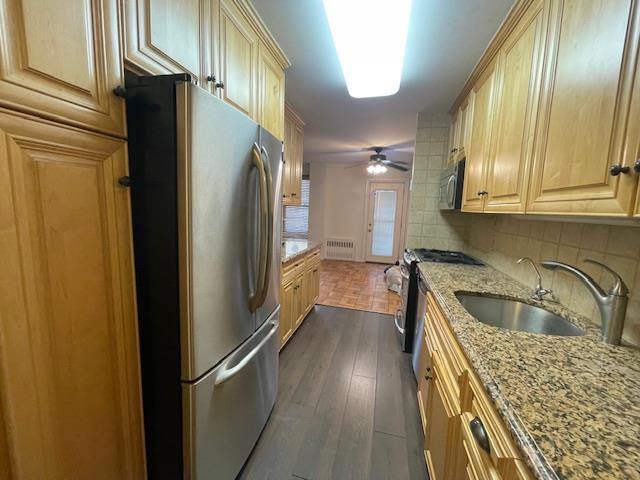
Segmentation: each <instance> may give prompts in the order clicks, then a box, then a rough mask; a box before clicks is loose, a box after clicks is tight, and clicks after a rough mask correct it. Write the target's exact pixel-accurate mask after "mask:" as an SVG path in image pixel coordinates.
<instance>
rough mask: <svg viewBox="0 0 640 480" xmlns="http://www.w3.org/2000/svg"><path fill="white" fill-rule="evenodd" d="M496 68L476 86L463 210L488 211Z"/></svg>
mask: <svg viewBox="0 0 640 480" xmlns="http://www.w3.org/2000/svg"><path fill="white" fill-rule="evenodd" d="M495 78H496V64H495V62H494V63H493V64H491V65H490V66H489V67H487V69H486V70H485V72H484V74H483V75H482V77H481V78H480V79H479V80H478V82H476V84H475V85H474V87H473V89H472V91H471V93H470V97H469V102H471V104H472V107H471V108H472V109H473V116H472V119H471V122H470V124H471V137H470V140H469V149H468V151H467V160H466V165H465V175H464V188H463V190H464V191H463V197H462V210H463V211H467V212H478V211H482V209H483V207H484V198H485V193H484V192H485V186H486V172H487V163H488V160H489V154H490V142H491V125H492V121H493V118H494V96H495V95H494V93H495Z"/></svg>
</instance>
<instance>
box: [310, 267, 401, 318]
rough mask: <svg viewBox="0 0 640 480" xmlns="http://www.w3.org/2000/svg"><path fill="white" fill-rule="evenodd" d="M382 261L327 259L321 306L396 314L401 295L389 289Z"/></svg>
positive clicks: (322, 279) (322, 272)
mask: <svg viewBox="0 0 640 480" xmlns="http://www.w3.org/2000/svg"><path fill="white" fill-rule="evenodd" d="M387 267H388V265H382V264H379V263H363V262H345V261H340V260H323V261H322V262H321V263H320V296H319V298H318V302H317V303H319V304H320V305H330V306H333V307H342V308H351V309H354V310H365V311H367V312H376V313H386V314H392V315H393V314H395V313H396V311H397V310H398V308H400V295H398V294H397V293H396V292H393V291H391V290H388V289H387V283H386V281H385V278H384V269H385V268H387Z"/></svg>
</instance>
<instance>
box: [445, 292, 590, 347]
mask: <svg viewBox="0 0 640 480" xmlns="http://www.w3.org/2000/svg"><path fill="white" fill-rule="evenodd" d="M456 297H458V300H459V301H460V303H461V304H462V305H463V306H464V308H465V309H466V310H467V311H468V312H469V313H470V314H471V315H473V316H474V317H475V318H477V319H478V320H480V321H481V322H482V323H486V324H487V325H493V326H494V327H500V328H506V329H508V330H517V331H519V332H529V333H539V334H543V335H559V336H580V335H584V331H583V330H582V329H580V328H578V327H576V326H575V325H574V324H573V323H571V322H570V321H568V320H565V319H564V318H562V317H559V316H558V315H556V314H555V313H551V312H549V311H548V310H545V309H544V308H540V307H536V306H534V305H529V304H527V303H524V302H520V301H518V300H510V299H506V298H497V297H489V296H481V295H468V294H464V293H456Z"/></svg>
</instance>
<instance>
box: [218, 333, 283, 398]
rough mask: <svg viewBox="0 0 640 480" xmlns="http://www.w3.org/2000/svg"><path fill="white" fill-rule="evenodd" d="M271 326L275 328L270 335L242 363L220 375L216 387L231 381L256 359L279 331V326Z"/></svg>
mask: <svg viewBox="0 0 640 480" xmlns="http://www.w3.org/2000/svg"><path fill="white" fill-rule="evenodd" d="M271 325H273V327H272V328H271V330H270V331H269V333H267V335H265V337H264V338H263V339H262V340H260V343H258V344H257V345H256V346H255V347H253V348H252V349H251V351H250V352H249V353H247V355H245V357H244V358H243V359H242V360H240V362H238V364H237V365H236V366H235V367H232V368H230V369H228V370H227V369H225V370H223V371H222V373H221V374H220V375H218V378H216V383H215V384H216V386H217V385H220V384H223V383H224V382H226V381H227V380H231V378H233V377H234V376H235V375H237V374H238V372H240V370H242V369H243V368H244V367H246V366H247V364H248V363H249V362H250V361H251V359H252V358H253V357H255V356H256V355H257V354H258V352H259V351H260V350H262V347H264V345H265V344H266V343H267V342H268V341H269V340H270V339H271V337H273V336H274V335H275V333H276V332H277V331H278V325H277V324H276V323H273V322H272V323H271Z"/></svg>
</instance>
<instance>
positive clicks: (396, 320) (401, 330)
mask: <svg viewBox="0 0 640 480" xmlns="http://www.w3.org/2000/svg"><path fill="white" fill-rule="evenodd" d="M400 315H402V311H400V310H398V311H397V312H396V314H395V315H394V316H393V323H395V324H396V329H397V330H398V332H400V334H401V335H404V328H402V327H401V326H400V325H399V324H398V317H399V316H400Z"/></svg>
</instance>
